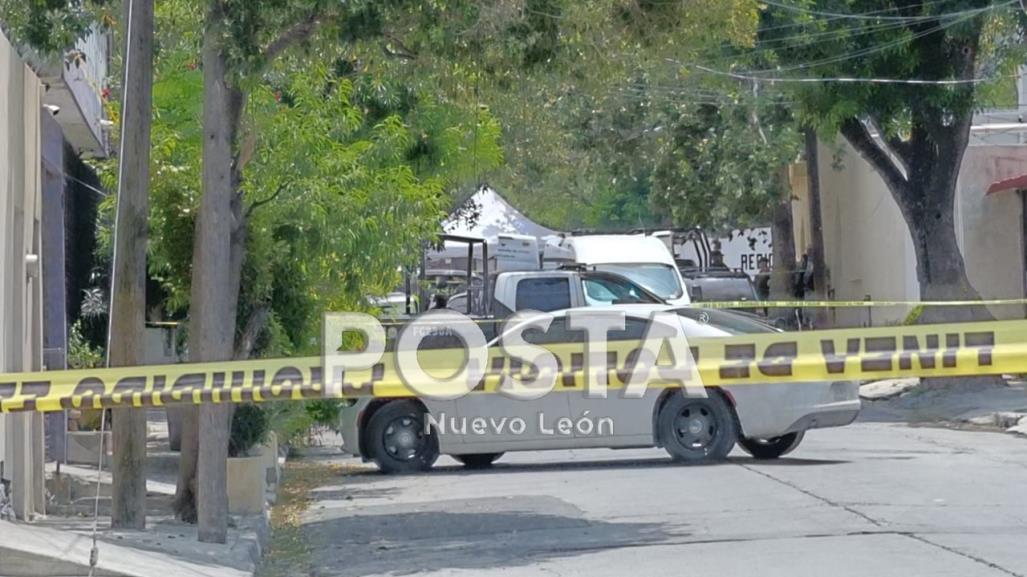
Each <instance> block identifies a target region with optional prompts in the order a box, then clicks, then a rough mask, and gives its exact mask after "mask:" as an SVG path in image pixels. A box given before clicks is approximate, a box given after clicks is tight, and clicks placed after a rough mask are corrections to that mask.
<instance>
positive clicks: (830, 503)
mask: <svg viewBox="0 0 1027 577" xmlns="http://www.w3.org/2000/svg"><path fill="white" fill-rule="evenodd" d="M942 446H944V445H942ZM950 448H951V447H950ZM737 465H738V466H739V467H741V468H743V469H746V470H747V471H750V472H752V473H756V474H757V475H760V476H761V477H764V478H766V479H769V480H771V481H774V482H776V483H779V484H781V485H784V486H786V487H788V488H790V489H792V490H795V491H798V492H800V493H802V494H803V495H806V496H808V497H811V498H813V499H816V500H818V501H820V502H822V503H824V504H826V505H828V506H830V507H835V508H838V509H841V510H843V511H845V512H847V513H850V514H852V515H856V516H857V517H860V518H861V519H864V520H866V521H867V522H868V523H870V524H871V525H874V526H875V527H883V526H884V525H883V524H882V523H881V522H880V521H878V520H877V519H874V518H873V517H871V516H870V515H867V514H866V513H863V512H862V511H859V510H857V509H854V508H852V507H850V506H849V505H845V504H842V503H838V502H835V501H832V500H831V499H828V498H827V497H824V496H822V495H818V494H816V493H814V492H813V491H810V490H808V489H804V488H802V487H800V486H798V485H796V484H795V483H792V482H790V481H787V480H785V479H781V478H778V477H775V476H774V475H771V474H770V473H767V472H765V471H761V470H759V469H755V468H753V467H752V466H750V465H746V464H743V463H737ZM861 534H866V535H869V534H885V535H887V534H892V535H901V536H903V537H908V538H910V539H913V540H914V541H918V542H920V543H923V544H925V545H928V546H931V547H935V548H937V549H941V550H943V551H945V552H947V553H951V554H953V555H958V556H960V557H963V558H964V559H968V560H970V561H973V562H975V563H979V564H981V565H984V566H985V567H988V568H991V569H994V570H996V571H1000V572H1002V573H1004V574H1006V575H1010V576H1012V577H1027V576H1024V575H1022V574H1020V573H1017V572H1015V571H1011V570H1009V569H1006V568H1005V567H1002V566H1001V565H998V564H997V563H993V562H991V561H988V560H987V559H984V558H982V557H978V556H976V555H971V554H970V553H967V552H965V551H960V550H959V549H956V548H954V547H948V546H945V545H942V544H940V543H935V542H933V541H931V540H929V539H927V538H926V537H923V536H921V535H919V534H917V533H912V532H909V531H889V530H883V531H858V532H854V533H848V534H843V535H841V536H848V535H861ZM824 536H830V535H824ZM810 537H812V536H810ZM799 538H804V537H799Z"/></svg>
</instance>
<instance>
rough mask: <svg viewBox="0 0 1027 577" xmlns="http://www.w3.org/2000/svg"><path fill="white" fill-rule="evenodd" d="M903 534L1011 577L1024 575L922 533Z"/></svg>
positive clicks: (1022, 576)
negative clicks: (943, 543)
mask: <svg viewBox="0 0 1027 577" xmlns="http://www.w3.org/2000/svg"><path fill="white" fill-rule="evenodd" d="M904 535H905V536H906V537H909V538H910V539H913V540H914V541H919V542H921V543H923V544H925V545H930V546H932V547H937V548H938V549H941V550H942V551H946V552H948V553H952V554H953V555H959V556H960V557H963V558H965V559H969V560H971V561H973V562H975V563H980V564H981V565H984V566H986V567H990V568H992V569H994V570H996V571H1001V572H1002V573H1005V574H1006V575H1011V576H1012V577H1024V575H1023V574H1021V573H1017V572H1015V571H1011V570H1009V569H1006V568H1005V567H1003V566H1001V565H999V564H997V563H993V562H991V561H988V560H987V559H984V558H983V557H978V556H976V555H971V554H969V553H967V552H965V551H960V550H959V549H956V548H954V547H948V546H946V545H942V544H941V543H935V542H934V541H931V540H929V539H927V538H926V537H923V536H922V535H917V534H916V533H905V534H904Z"/></svg>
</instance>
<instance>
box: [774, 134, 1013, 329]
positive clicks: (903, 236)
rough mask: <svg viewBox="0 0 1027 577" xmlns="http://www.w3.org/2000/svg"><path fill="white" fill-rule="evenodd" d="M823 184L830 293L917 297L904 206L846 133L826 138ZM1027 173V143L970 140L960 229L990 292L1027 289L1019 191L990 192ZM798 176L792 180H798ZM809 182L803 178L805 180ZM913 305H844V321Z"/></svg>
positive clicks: (799, 205)
mask: <svg viewBox="0 0 1027 577" xmlns="http://www.w3.org/2000/svg"><path fill="white" fill-rule="evenodd" d="M819 154H820V186H821V204H822V209H823V225H824V252H825V258H826V261H827V268H828V278H829V283H830V287H829V290H830V291H833V292H832V293H831V298H832V299H835V300H862V299H863V298H864V297H866V296H867V295H869V296H870V297H871V298H872V299H877V300H890V299H897V300H917V299H919V296H920V295H919V293H920V290H919V287H918V284H917V280H916V257H915V255H914V252H913V244H912V239H911V237H910V234H909V231H908V228H907V226H906V224H905V221H904V220H903V218H902V215H901V213H900V212H899V207H898V205H897V204H896V203H895V200H894V199H893V198H892V196H891V193H890V192H889V191H888V189H887V187H886V186H885V185H884V181H883V180H881V178H880V177H879V176H878V175H877V173H876V172H875V171H874V170H873V168H872V167H871V166H870V165H869V164H867V163H866V162H865V161H864V160H863V159H862V157H860V156H859V154H858V153H857V152H856V151H855V150H853V149H852V148H851V147H850V146H849V145H848V143H846V142H845V141H844V139H842V138H841V137H839V138H838V139H837V141H836V142H821V143H820V148H819ZM1024 173H1027V146H1022V147H1021V146H991V145H981V146H971V147H969V148H968V149H967V151H966V155H965V157H964V161H963V166H962V171H961V174H960V179H959V184H958V192H957V205H956V222H957V235H958V238H959V239H960V244H961V247H962V250H963V255H964V258H965V259H966V262H967V273H968V275H969V277H970V280H971V282H972V283H973V285H974V286H975V287H976V288H977V290H978V291H979V292H980V293H981V295H982V296H983V297H985V298H1002V297H1022V296H1024V272H1023V234H1022V231H1021V210H1022V209H1021V206H1022V205H1021V202H1020V199H1019V197H1018V196H1017V194H1016V193H1002V194H993V195H990V196H987V197H985V194H984V193H985V191H986V190H987V188H988V186H989V185H990V184H991V183H992V182H994V181H996V180H999V179H1002V178H1008V177H1009V176H1013V175H1018V174H1024ZM794 183H795V182H794V179H793V185H794ZM803 184H804V183H803ZM796 196H798V197H799V199H798V200H797V201H795V202H794V203H793V209H794V210H795V213H794V214H795V219H794V220H795V228H796V243H797V245H796V252H797V254H799V255H801V254H802V252H803V251H804V250H805V247H804V246H801V245H799V244H798V243H799V242H800V239H804V238H808V235H809V214H808V211H809V209H808V203H807V201H806V199H805V187H804V186H800V187H796ZM908 312H909V309H908V308H898V307H893V308H875V309H873V311H872V313H869V314H868V312H867V310H866V309H865V308H858V309H837V310H836V311H834V313H833V315H834V319H833V320H834V321H835V323H836V324H837V325H838V326H861V325H864V324H867V323H868V321H869V322H872V324H874V325H881V324H886V323H896V322H900V321H902V320H903V319H904V318H905V316H906V314H907V313H908ZM993 312H994V313H995V314H996V315H998V316H1000V317H1005V318H1012V317H1023V307H1004V308H1003V309H1001V310H1000V309H995V310H993Z"/></svg>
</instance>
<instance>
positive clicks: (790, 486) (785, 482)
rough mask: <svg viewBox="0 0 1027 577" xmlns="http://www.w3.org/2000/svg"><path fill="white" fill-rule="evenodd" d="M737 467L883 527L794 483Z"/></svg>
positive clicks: (748, 468) (744, 467)
mask: <svg viewBox="0 0 1027 577" xmlns="http://www.w3.org/2000/svg"><path fill="white" fill-rule="evenodd" d="M737 466H739V467H741V468H743V469H745V470H747V471H750V472H752V473H756V474H757V475H759V476H761V477H764V478H766V479H770V480H771V481H774V482H775V483H779V484H781V485H784V486H786V487H788V488H789V489H792V490H795V491H798V492H800V493H802V494H803V495H806V496H807V497H811V498H813V499H816V500H817V501H820V502H821V503H824V504H826V505H829V506H831V507H835V508H838V509H841V510H843V511H846V512H848V513H850V514H852V515H855V516H857V517H860V518H861V519H863V520H864V521H866V522H868V523H870V524H871V525H873V526H875V527H883V525H882V524H881V522H880V521H878V520H877V519H874V518H873V517H871V516H870V515H867V514H866V513H863V512H862V511H858V510H856V509H853V508H852V507H849V506H848V505H843V504H841V503H836V502H834V501H832V500H830V499H828V498H827V497H824V496H822V495H817V494H816V493H814V492H813V491H810V490H808V489H803V488H802V487H800V486H798V485H796V484H795V483H792V482H790V481H786V480H784V479H781V478H778V477H775V476H773V475H771V474H770V473H767V472H765V471H761V470H759V469H754V468H753V467H752V466H750V465H746V464H744V463H737Z"/></svg>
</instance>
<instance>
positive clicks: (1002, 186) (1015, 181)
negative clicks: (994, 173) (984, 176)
mask: <svg viewBox="0 0 1027 577" xmlns="http://www.w3.org/2000/svg"><path fill="white" fill-rule="evenodd" d="M1021 188H1027V174H1021V175H1020V176H1014V177H1013V178H1006V179H1003V180H996V181H995V182H993V183H991V186H989V187H988V192H986V193H985V195H988V194H994V193H996V192H1006V191H1009V190H1020V189H1021Z"/></svg>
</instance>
